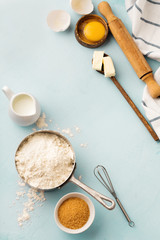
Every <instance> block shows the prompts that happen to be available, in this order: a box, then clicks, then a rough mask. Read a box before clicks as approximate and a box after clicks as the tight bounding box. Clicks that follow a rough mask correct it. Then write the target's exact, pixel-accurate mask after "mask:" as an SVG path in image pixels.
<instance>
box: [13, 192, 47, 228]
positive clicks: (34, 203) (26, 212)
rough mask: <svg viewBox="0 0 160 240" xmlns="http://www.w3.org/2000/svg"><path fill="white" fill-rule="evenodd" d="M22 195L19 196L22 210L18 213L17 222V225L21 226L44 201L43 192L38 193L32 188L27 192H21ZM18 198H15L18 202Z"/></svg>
mask: <svg viewBox="0 0 160 240" xmlns="http://www.w3.org/2000/svg"><path fill="white" fill-rule="evenodd" d="M23 192H24V195H20V197H23V198H24V200H23V209H22V211H21V213H19V215H18V218H17V221H18V225H19V226H20V227H21V226H23V224H24V222H26V221H28V220H30V218H31V214H30V212H32V211H34V209H35V208H37V207H41V206H42V205H43V202H44V201H45V200H46V198H45V196H44V192H43V191H38V190H36V189H33V188H29V189H28V191H23ZM19 199H20V198H18V199H17V198H16V200H19Z"/></svg>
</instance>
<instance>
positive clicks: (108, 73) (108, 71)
mask: <svg viewBox="0 0 160 240" xmlns="http://www.w3.org/2000/svg"><path fill="white" fill-rule="evenodd" d="M103 63H104V75H105V77H113V76H115V74H116V73H115V68H114V65H113V61H112V58H111V57H110V56H107V57H104V58H103Z"/></svg>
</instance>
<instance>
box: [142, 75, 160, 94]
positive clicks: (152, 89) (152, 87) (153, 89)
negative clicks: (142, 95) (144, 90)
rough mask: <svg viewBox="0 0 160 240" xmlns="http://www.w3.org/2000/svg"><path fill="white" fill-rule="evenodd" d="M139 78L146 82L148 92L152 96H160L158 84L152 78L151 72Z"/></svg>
mask: <svg viewBox="0 0 160 240" xmlns="http://www.w3.org/2000/svg"><path fill="white" fill-rule="evenodd" d="M141 79H142V80H143V81H144V82H145V83H146V84H147V87H148V92H149V94H150V95H151V97H152V98H157V97H159V96H160V86H159V85H158V83H157V82H156V81H155V80H154V78H153V74H152V73H149V74H147V75H146V76H144V77H142V78H141Z"/></svg>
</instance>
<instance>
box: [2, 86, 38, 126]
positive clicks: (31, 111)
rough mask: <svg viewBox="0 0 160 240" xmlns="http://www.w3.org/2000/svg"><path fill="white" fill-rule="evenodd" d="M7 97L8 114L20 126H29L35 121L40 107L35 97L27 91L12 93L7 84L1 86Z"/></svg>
mask: <svg viewBox="0 0 160 240" xmlns="http://www.w3.org/2000/svg"><path fill="white" fill-rule="evenodd" d="M2 91H3V92H4V93H5V95H6V96H7V98H8V99H9V102H10V103H9V115H10V117H11V119H12V120H13V121H14V122H16V123H17V124H19V125H21V126H29V125H31V124H33V123H35V122H36V121H37V119H38V118H39V116H40V113H41V108H40V105H39V103H38V101H37V100H36V98H35V97H33V96H32V95H30V94H28V93H24V92H21V93H17V94H15V93H13V92H12V91H11V90H10V89H9V88H8V87H7V86H4V87H3V88H2Z"/></svg>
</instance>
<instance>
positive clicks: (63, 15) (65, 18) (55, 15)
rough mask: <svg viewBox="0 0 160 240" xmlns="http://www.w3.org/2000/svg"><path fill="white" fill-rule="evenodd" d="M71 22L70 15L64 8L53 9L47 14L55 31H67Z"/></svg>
mask: <svg viewBox="0 0 160 240" xmlns="http://www.w3.org/2000/svg"><path fill="white" fill-rule="evenodd" d="M70 23H71V17H70V15H69V14H68V13H67V12H66V11H63V10H53V11H51V12H50V13H49V14H48V16H47V24H48V26H49V27H50V28H51V29H52V30H53V31H54V32H62V31H65V30H66V29H67V28H68V27H69V26H70Z"/></svg>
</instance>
